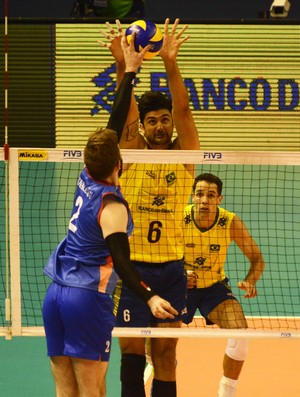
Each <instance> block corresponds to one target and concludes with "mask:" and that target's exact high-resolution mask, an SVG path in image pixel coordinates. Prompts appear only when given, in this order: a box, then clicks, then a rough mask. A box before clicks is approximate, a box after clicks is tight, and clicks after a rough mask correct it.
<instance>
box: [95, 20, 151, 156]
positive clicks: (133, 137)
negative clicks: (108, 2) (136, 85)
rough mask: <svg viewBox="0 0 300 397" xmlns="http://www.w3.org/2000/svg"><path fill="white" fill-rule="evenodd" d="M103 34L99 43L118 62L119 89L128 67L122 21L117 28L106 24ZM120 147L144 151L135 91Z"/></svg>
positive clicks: (117, 21)
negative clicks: (123, 43)
mask: <svg viewBox="0 0 300 397" xmlns="http://www.w3.org/2000/svg"><path fill="white" fill-rule="evenodd" d="M101 33H102V35H103V36H104V37H105V41H103V40H99V41H98V43H99V44H100V45H102V46H103V47H106V48H108V49H109V50H110V52H111V54H112V56H113V57H114V59H115V61H116V73H117V89H118V88H119V85H120V83H121V81H122V79H123V76H124V73H125V67H126V64H125V59H124V53H123V49H122V44H121V39H122V36H124V32H123V28H122V25H121V23H120V21H119V20H118V19H117V20H116V27H113V26H112V25H111V24H110V23H109V22H106V29H105V30H104V29H103V30H101ZM119 145H120V148H122V149H143V148H144V147H145V141H144V139H143V137H142V135H141V134H140V132H139V112H138V108H137V103H136V100H135V96H134V92H133V90H132V94H131V103H130V109H129V112H128V116H127V120H126V123H125V126H124V129H123V132H122V136H121V139H120V142H119Z"/></svg>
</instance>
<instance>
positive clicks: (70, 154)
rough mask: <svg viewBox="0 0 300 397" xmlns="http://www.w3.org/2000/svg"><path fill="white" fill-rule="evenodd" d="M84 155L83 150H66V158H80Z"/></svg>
mask: <svg viewBox="0 0 300 397" xmlns="http://www.w3.org/2000/svg"><path fill="white" fill-rule="evenodd" d="M82 156H83V150H64V158H69V159H80V158H82Z"/></svg>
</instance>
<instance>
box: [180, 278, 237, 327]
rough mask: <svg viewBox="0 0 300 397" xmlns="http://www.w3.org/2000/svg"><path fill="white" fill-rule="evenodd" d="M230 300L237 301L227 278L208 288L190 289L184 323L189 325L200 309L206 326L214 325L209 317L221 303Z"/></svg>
mask: <svg viewBox="0 0 300 397" xmlns="http://www.w3.org/2000/svg"><path fill="white" fill-rule="evenodd" d="M228 299H234V300H237V299H236V297H235V296H234V294H233V292H232V290H231V288H230V286H229V284H228V279H227V278H225V279H224V280H223V281H221V282H218V283H215V284H213V285H211V286H210V287H207V288H190V289H188V295H187V314H186V315H185V316H184V319H183V322H184V323H185V324H189V323H190V322H191V321H192V320H193V317H194V315H195V313H196V310H197V309H199V311H200V313H201V315H202V316H203V317H204V318H205V320H206V324H207V325H212V324H213V323H212V322H211V321H210V320H209V319H208V318H207V316H208V315H209V313H210V312H211V311H212V310H213V309H215V308H216V307H217V306H218V305H219V304H220V303H222V302H224V301H226V300H228Z"/></svg>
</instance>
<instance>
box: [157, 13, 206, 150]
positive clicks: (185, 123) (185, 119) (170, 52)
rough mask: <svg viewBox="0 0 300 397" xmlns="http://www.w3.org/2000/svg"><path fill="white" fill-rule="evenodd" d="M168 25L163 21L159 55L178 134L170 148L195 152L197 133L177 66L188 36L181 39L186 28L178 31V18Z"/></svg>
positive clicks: (197, 140)
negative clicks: (162, 38)
mask: <svg viewBox="0 0 300 397" xmlns="http://www.w3.org/2000/svg"><path fill="white" fill-rule="evenodd" d="M169 23H170V20H169V18H167V19H166V21H165V28H164V40H163V46H162V48H161V50H160V54H159V55H160V56H161V57H162V59H163V62H164V65H165V69H166V72H167V75H168V83H169V88H170V92H171V96H172V102H173V119H174V125H175V128H176V131H177V134H178V138H177V139H176V140H175V142H174V144H173V147H172V148H173V149H184V150H188V149H191V150H197V149H199V148H200V144H199V139H198V131H197V129H196V125H195V122H194V119H193V116H192V112H191V109H190V106H189V96H188V91H187V89H186V87H185V85H184V81H183V79H182V76H181V73H180V70H179V67H178V64H177V55H178V52H179V48H180V46H181V45H182V44H183V43H184V42H185V41H187V40H188V39H189V36H185V37H183V34H184V33H185V31H186V29H187V28H188V26H187V25H185V26H184V27H183V28H182V29H179V30H178V24H179V19H178V18H177V19H176V20H175V23H174V25H173V26H172V27H169ZM177 30H178V31H177Z"/></svg>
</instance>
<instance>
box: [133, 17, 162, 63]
mask: <svg viewBox="0 0 300 397" xmlns="http://www.w3.org/2000/svg"><path fill="white" fill-rule="evenodd" d="M134 32H135V34H136V36H135V40H134V47H135V50H136V51H137V52H140V51H142V49H143V48H145V47H146V46H147V45H148V44H150V45H151V46H152V48H151V49H150V50H149V51H147V52H146V54H145V56H144V59H152V58H153V57H155V56H156V55H157V54H158V53H159V51H160V49H161V47H162V44H163V35H162V32H161V30H160V29H159V27H158V26H157V25H156V23H154V22H151V21H144V20H142V19H140V20H138V21H135V22H133V23H132V24H130V25H129V26H128V28H127V29H126V32H125V36H126V38H127V43H128V44H129V43H130V41H131V39H132V34H133V33H134Z"/></svg>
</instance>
